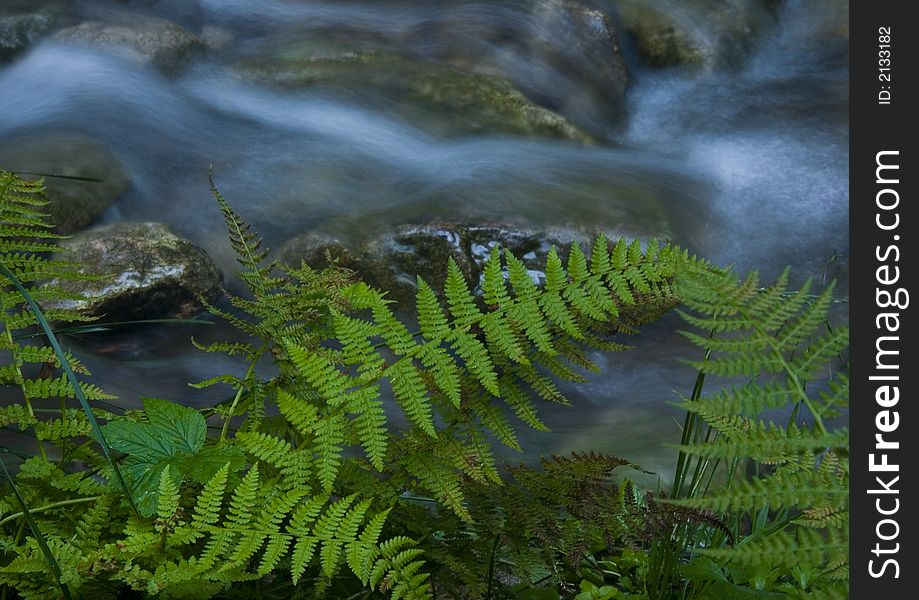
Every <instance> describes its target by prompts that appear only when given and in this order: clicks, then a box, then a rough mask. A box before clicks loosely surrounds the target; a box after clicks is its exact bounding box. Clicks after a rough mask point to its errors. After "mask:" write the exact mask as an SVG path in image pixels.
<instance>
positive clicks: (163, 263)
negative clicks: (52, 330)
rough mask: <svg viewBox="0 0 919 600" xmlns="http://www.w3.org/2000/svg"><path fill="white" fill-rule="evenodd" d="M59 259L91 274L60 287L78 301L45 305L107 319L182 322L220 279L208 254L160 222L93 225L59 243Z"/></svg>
mask: <svg viewBox="0 0 919 600" xmlns="http://www.w3.org/2000/svg"><path fill="white" fill-rule="evenodd" d="M61 245H62V246H63V247H64V248H65V249H66V252H65V253H63V255H62V256H61V258H64V259H65V260H69V261H74V262H76V263H79V264H80V265H82V272H84V273H86V274H88V275H93V276H96V277H97V278H90V279H88V280H86V281H68V282H63V283H62V284H61V285H62V286H63V287H64V288H65V289H66V290H68V291H70V292H73V293H76V294H78V295H80V296H82V297H83V298H84V299H83V300H76V301H72V300H68V301H58V302H54V303H51V302H49V303H47V304H46V308H67V309H73V310H77V311H78V312H80V313H82V314H85V315H88V316H93V317H99V318H102V319H103V320H106V321H122V320H132V319H152V318H161V317H173V318H184V317H189V316H192V315H194V314H195V313H197V312H199V311H201V310H202V309H203V308H204V306H203V304H202V299H203V300H206V301H208V302H210V301H213V300H215V299H216V298H217V297H218V296H219V295H220V294H221V290H222V287H221V284H222V281H223V276H222V274H221V272H220V270H219V269H218V268H217V266H216V265H215V264H214V262H213V261H212V260H211V259H210V257H209V256H208V255H207V253H206V252H205V251H204V250H202V249H201V248H199V247H198V246H196V245H195V244H193V243H191V242H190V241H188V240H185V239H182V238H179V237H177V236H176V235H175V234H173V233H172V232H170V231H169V230H168V229H167V228H166V226H165V225H162V224H160V223H119V224H115V225H107V226H102V227H96V228H93V229H91V230H87V231H84V232H82V233H80V234H77V235H75V236H73V237H72V238H69V239H67V240H64V241H63V242H62V244H61Z"/></svg>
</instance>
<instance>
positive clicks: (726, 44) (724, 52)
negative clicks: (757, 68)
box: [616, 0, 775, 68]
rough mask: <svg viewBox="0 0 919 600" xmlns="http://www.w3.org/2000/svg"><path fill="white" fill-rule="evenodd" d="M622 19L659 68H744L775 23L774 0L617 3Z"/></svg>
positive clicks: (647, 57)
mask: <svg viewBox="0 0 919 600" xmlns="http://www.w3.org/2000/svg"><path fill="white" fill-rule="evenodd" d="M616 10H617V17H618V19H619V21H620V22H621V23H622V25H623V28H624V30H625V31H626V33H627V34H628V35H629V36H630V37H631V39H632V40H633V42H634V44H635V47H636V49H637V50H638V53H639V54H640V55H641V56H642V58H643V59H644V60H645V61H646V62H648V63H649V64H650V65H652V66H655V67H669V66H694V67H699V68H721V67H730V66H737V65H739V64H740V63H741V62H742V61H743V59H744V58H745V57H746V55H747V53H748V52H749V50H750V49H751V48H752V46H753V44H754V43H755V42H756V40H757V39H758V36H759V34H760V33H762V32H763V31H764V30H765V29H767V28H768V27H769V26H770V25H772V24H773V23H774V22H775V14H774V10H775V9H774V7H770V5H769V2H768V0H767V1H765V2H764V1H763V0H663V1H661V2H653V3H652V2H647V0H617V2H616Z"/></svg>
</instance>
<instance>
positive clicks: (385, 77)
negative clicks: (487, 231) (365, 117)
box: [236, 47, 594, 143]
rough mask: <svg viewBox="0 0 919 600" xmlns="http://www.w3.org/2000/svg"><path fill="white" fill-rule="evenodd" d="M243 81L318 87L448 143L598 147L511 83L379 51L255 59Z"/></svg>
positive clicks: (242, 72) (243, 69)
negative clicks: (470, 139)
mask: <svg viewBox="0 0 919 600" xmlns="http://www.w3.org/2000/svg"><path fill="white" fill-rule="evenodd" d="M236 70H237V73H239V76H240V77H242V78H245V79H252V80H255V81H258V82H261V83H265V84H268V85H272V86H277V87H282V88H285V89H305V88H311V89H315V90H317V91H322V92H326V93H331V94H333V95H339V96H344V97H347V98H348V100H349V101H353V100H358V101H359V102H364V103H366V104H368V105H370V106H373V107H374V108H378V109H382V110H384V111H385V112H389V113H391V114H393V115H394V116H397V117H400V118H402V119H404V120H406V121H408V122H409V123H411V124H412V125H413V126H416V127H419V128H421V129H425V130H427V131H430V132H431V133H434V134H435V135H439V136H443V137H451V136H463V135H470V134H504V135H521V136H529V137H539V138H562V139H569V140H575V141H579V142H587V143H589V142H592V141H593V140H594V138H593V136H591V135H590V134H588V133H586V132H585V131H583V130H582V129H580V128H578V127H576V126H575V125H573V124H572V123H570V122H569V121H567V120H566V119H565V118H564V117H562V116H560V115H559V114H557V113H555V112H553V111H551V110H548V109H546V108H543V107H542V106H539V105H538V104H536V103H534V102H532V101H531V100H529V99H528V98H527V97H526V96H525V95H524V94H523V93H521V92H520V91H519V90H518V89H517V88H516V87H515V86H514V85H513V84H511V83H510V82H509V81H507V80H506V79H504V78H502V77H499V76H495V75H487V74H480V73H472V72H469V71H466V70H463V69H460V68H456V67H452V66H449V65H439V64H435V63H432V62H427V61H424V60H420V59H414V58H411V57H408V56H404V55H399V54H393V53H386V52H376V51H356V52H349V51H339V50H336V51H331V52H328V53H326V52H323V51H319V50H317V49H315V48H313V47H307V48H304V49H303V52H302V54H298V53H296V52H291V51H288V52H286V53H282V54H281V55H279V56H271V55H268V56H266V57H262V58H249V59H245V60H243V61H241V62H240V63H238V64H237V66H236Z"/></svg>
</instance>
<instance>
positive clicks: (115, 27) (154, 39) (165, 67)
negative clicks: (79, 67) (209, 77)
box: [55, 15, 205, 75]
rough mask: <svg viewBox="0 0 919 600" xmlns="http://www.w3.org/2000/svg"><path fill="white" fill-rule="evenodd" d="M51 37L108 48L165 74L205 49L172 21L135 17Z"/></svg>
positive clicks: (86, 24) (87, 23)
mask: <svg viewBox="0 0 919 600" xmlns="http://www.w3.org/2000/svg"><path fill="white" fill-rule="evenodd" d="M55 37H56V38H57V39H58V40H60V41H62V42H66V43H72V44H77V45H83V46H90V47H94V48H106V49H112V50H115V51H116V52H119V53H121V54H122V55H125V56H128V57H130V58H131V59H133V60H135V61H137V62H139V63H142V64H149V65H152V66H153V67H155V68H157V69H159V70H160V71H163V72H164V73H166V74H169V75H174V74H176V73H178V72H179V71H180V70H181V68H182V67H183V66H184V65H185V63H186V62H188V60H189V59H190V58H191V57H193V56H194V55H195V54H197V53H198V52H200V51H202V50H203V49H204V47H205V46H204V42H202V41H201V40H200V39H199V38H198V37H197V36H196V35H195V34H193V33H191V32H190V31H188V30H187V29H185V28H183V27H181V26H179V25H177V24H175V23H173V22H172V21H167V20H165V19H159V18H156V17H146V16H139V15H132V16H131V18H130V19H127V18H125V19H123V20H119V21H113V22H103V21H85V22H83V23H80V24H79V25H76V26H74V27H69V28H67V29H63V30H61V31H59V32H58V33H57V34H56V35H55Z"/></svg>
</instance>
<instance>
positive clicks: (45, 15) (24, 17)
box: [0, 0, 64, 62]
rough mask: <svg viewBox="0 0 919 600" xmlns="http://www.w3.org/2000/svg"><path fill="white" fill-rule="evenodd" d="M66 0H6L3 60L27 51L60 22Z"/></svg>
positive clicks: (1, 12)
mask: <svg viewBox="0 0 919 600" xmlns="http://www.w3.org/2000/svg"><path fill="white" fill-rule="evenodd" d="M63 8H64V2H31V1H23V0H10V1H9V2H8V1H7V0H4V2H3V6H0V62H2V61H4V60H8V59H10V58H12V57H13V56H15V55H17V54H19V53H20V52H22V51H24V50H25V49H26V48H27V47H28V46H29V45H30V44H32V43H33V42H34V41H35V40H37V39H39V38H41V37H43V36H45V35H47V34H48V33H49V32H50V31H51V29H53V28H54V27H55V26H59V25H58V21H59V20H60V18H61V13H62V12H63Z"/></svg>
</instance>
